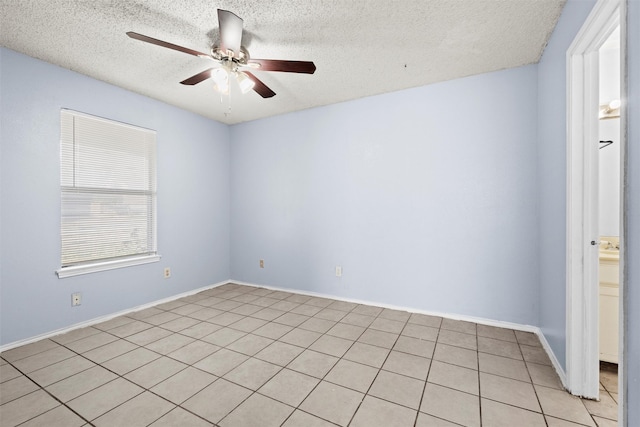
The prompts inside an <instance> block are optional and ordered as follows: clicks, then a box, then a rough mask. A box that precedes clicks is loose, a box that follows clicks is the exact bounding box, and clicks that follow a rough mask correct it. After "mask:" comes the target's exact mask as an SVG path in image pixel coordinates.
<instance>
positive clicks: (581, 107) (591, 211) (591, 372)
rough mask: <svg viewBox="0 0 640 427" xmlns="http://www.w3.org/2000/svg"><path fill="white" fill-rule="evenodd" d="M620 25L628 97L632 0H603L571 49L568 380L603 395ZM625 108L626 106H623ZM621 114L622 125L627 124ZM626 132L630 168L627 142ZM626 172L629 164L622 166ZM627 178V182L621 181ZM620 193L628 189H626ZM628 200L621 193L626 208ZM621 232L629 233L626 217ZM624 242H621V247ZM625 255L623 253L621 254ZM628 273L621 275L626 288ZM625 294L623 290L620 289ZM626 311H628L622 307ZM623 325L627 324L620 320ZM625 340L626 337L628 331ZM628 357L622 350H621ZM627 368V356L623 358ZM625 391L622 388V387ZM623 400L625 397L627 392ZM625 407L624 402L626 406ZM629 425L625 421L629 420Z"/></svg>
mask: <svg viewBox="0 0 640 427" xmlns="http://www.w3.org/2000/svg"><path fill="white" fill-rule="evenodd" d="M618 25H620V39H621V46H620V58H621V67H620V70H621V74H622V77H623V78H621V79H620V85H621V87H620V94H621V99H622V100H623V103H624V100H625V99H626V85H625V80H624V75H625V70H626V43H625V40H626V1H625V0H598V2H597V3H596V5H595V6H594V8H593V10H592V11H591V13H590V15H589V16H588V18H587V20H586V21H585V23H584V24H583V26H582V28H581V29H580V31H579V32H578V34H577V36H576V37H575V39H574V40H573V42H572V43H571V46H570V47H569V49H568V50H567V59H566V60H567V236H566V238H567V240H566V242H567V248H566V274H567V276H566V283H567V301H566V303H567V312H566V314H567V317H566V322H567V325H566V326H567V331H566V333H567V342H566V345H567V348H566V354H567V360H566V369H567V384H566V387H567V388H568V390H569V391H570V392H571V393H572V394H575V395H578V396H583V397H587V398H592V399H598V398H599V370H600V369H599V349H598V333H599V329H598V328H599V324H598V319H599V312H598V311H599V310H598V289H599V286H598V282H599V280H598V257H597V254H598V251H599V245H597V244H596V245H592V244H591V242H592V241H595V242H598V241H599V234H598V144H595V143H594V144H586V143H585V142H586V141H598V140H599V135H598V108H599V90H598V89H599V82H598V77H599V69H598V68H599V54H598V50H599V49H600V47H601V46H602V44H603V43H604V42H605V41H606V39H607V38H608V37H609V35H610V34H611V33H612V32H613V30H614V29H615V28H616V27H617V26H618ZM623 110H624V108H623ZM623 120H624V119H622V118H621V126H624V125H625V124H624V121H623ZM620 137H621V141H620V144H621V148H622V149H621V156H622V157H623V159H622V163H621V164H622V165H623V167H624V164H625V163H624V156H625V150H624V147H625V145H626V141H625V135H624V132H621V133H620ZM621 174H622V175H624V169H621ZM621 182H623V181H622V180H621ZM620 194H624V193H623V192H621V193H620ZM623 203H624V200H623V198H621V209H620V212H621V214H622V212H624V210H623V206H622V205H623ZM620 224H621V225H620V226H621V230H620V235H621V236H624V230H623V229H622V227H623V222H622V221H621V223H620ZM622 250H623V247H622V246H621V251H622ZM621 259H622V257H621ZM622 284H623V277H622V275H621V276H620V285H621V287H622ZM620 294H621V295H623V293H622V292H621V293H620ZM621 309H622V306H621ZM621 315H622V312H621ZM620 325H621V328H622V325H623V323H622V322H621V323H620ZM620 332H621V334H620V342H621V343H622V342H623V335H622V332H623V331H622V330H621V331H620ZM619 354H620V357H622V354H623V353H622V352H620V353H619ZM619 362H620V363H619V367H622V360H620V361H619ZM620 392H622V390H620ZM620 401H621V402H622V401H623V397H622V395H621V399H620ZM620 406H622V405H620ZM623 425H624V424H623Z"/></svg>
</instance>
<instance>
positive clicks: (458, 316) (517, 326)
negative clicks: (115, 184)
mask: <svg viewBox="0 0 640 427" xmlns="http://www.w3.org/2000/svg"><path fill="white" fill-rule="evenodd" d="M228 283H232V284H237V285H244V286H252V287H256V288H266V289H272V290H274V291H283V292H290V293H293V294H298V295H308V296H312V297H320V298H328V299H334V300H338V301H345V302H352V303H355V304H365V305H372V306H376V307H382V308H388V309H391V310H400V311H406V312H409V313H418V314H426V315H429V316H438V317H443V318H447V319H453V320H464V321H467V322H473V323H477V324H480V325H487V326H495V327H498V328H507V329H514V330H517V331H524V332H532V333H534V334H536V335H537V336H538V338H539V339H540V342H541V343H542V347H543V348H544V350H545V351H546V352H547V355H548V356H549V359H550V360H551V363H552V364H553V367H554V369H555V370H556V372H557V373H558V376H559V377H560V380H561V381H562V384H563V385H564V386H565V388H566V384H567V376H566V374H565V372H564V370H563V369H562V366H561V365H560V363H559V362H558V359H557V358H556V356H555V354H554V353H553V351H552V350H551V346H550V345H549V342H548V341H547V339H546V338H545V336H544V334H543V333H542V330H541V329H540V328H539V327H537V326H532V325H523V324H520V323H513V322H502V321H499V320H493V319H486V318H483V317H474V316H466V315H463V314H456V313H442V312H437V311H429V310H420V309H416V308H412V307H403V306H397V305H392V304H385V303H381V302H377V301H368V300H360V299H356V298H345V297H340V296H336V295H329V294H324V293H320V292H311V291H305V290H299V289H290V288H283V287H280V286H271V285H263V284H255V283H248V282H242V281H240V280H233V279H231V280H224V281H222V282H218V283H215V284H213V285H208V286H204V287H202V288H198V289H193V290H190V291H187V292H183V293H181V294H177V295H172V296H170V297H167V298H163V299H161V300H157V301H152V302H149V303H146V304H143V305H139V306H136V307H133V308H129V309H126V310H122V311H119V312H116V313H111V314H108V315H105V316H100V317H96V318H93V319H90V320H86V321H84V322H80V323H76V324H74V325H71V326H68V327H65V328H61V329H57V330H55V331H51V332H46V333H44V334H40V335H37V336H34V337H30V338H27V339H23V340H19V341H14V342H11V343H9V344H5V345H3V346H0V352H3V351H6V350H10V349H12V348H15V347H19V346H22V345H26V344H30V343H32V342H35V341H39V340H41V339H45V338H51V337H53V336H56V335H61V334H65V333H67V332H70V331H73V330H74V329H79V328H84V327H87V326H92V325H95V324H98V323H102V322H106V321H107V320H111V319H113V318H114V317H118V316H122V315H125V314H129V313H133V312H136V311H140V310H144V309H146V308H150V307H153V306H156V305H159V304H164V303H166V302H170V301H174V300H177V299H180V298H184V297H186V296H190V295H194V294H197V293H199V292H202V291H206V290H209V289H213V288H217V287H218V286H222V285H226V284H228Z"/></svg>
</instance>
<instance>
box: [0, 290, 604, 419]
mask: <svg viewBox="0 0 640 427" xmlns="http://www.w3.org/2000/svg"><path fill="white" fill-rule="evenodd" d="M0 356H1V359H0V363H1V365H0V381H1V382H0V403H1V406H0V425H2V426H3V427H11V426H17V425H20V426H47V427H56V426H61V427H63V426H64V427H74V426H88V425H93V426H109V427H113V426H126V427H135V426H154V427H160V426H180V427H189V426H211V425H216V426H221V427H244V426H247V427H271V426H284V427H296V426H297V427H326V426H335V425H339V426H352V427H361V426H364V427H375V426H384V427H394V426H415V427H428V426H460V425H462V426H471V427H475V426H484V427H490V426H548V427H560V426H562V427H570V426H579V425H582V426H599V427H604V426H607V427H608V426H614V425H616V424H617V423H616V421H615V420H616V419H617V403H616V402H617V394H616V391H617V375H615V373H610V372H603V373H602V377H601V379H602V381H601V385H602V387H601V400H600V402H594V401H583V400H581V399H578V398H576V397H573V396H571V395H569V394H568V393H566V392H565V391H563V390H562V387H561V383H560V381H559V379H558V377H557V376H556V374H555V372H554V370H553V368H552V367H551V365H550V362H549V360H548V358H547V356H546V354H545V352H544V350H543V349H542V347H541V346H540V343H539V341H538V339H537V337H536V336H535V335H534V334H531V333H527V332H520V331H513V330H508V329H500V328H495V327H490V326H484V325H476V324H475V323H468V322H463V321H455V320H450V319H442V318H439V317H432V316H426V315H421V314H411V313H407V312H403V311H395V310H389V309H383V308H380V307H374V306H365V305H358V304H352V303H348V302H342V301H335V300H331V299H324V298H317V297H309V296H304V295H299V294H293V293H288V292H282V291H272V290H268V289H263V288H255V287H249V286H240V285H235V284H228V285H224V286H220V287H217V288H214V289H211V290H207V291H204V292H201V293H199V294H197V295H193V296H189V297H185V298H182V299H180V300H176V301H172V302H169V303H165V304H161V305H158V306H156V307H153V308H148V309H146V310H142V311H138V312H135V313H131V314H129V315H127V316H121V317H117V318H114V319H112V320H109V321H107V322H104V323H101V324H97V325H94V326H92V327H87V328H83V329H77V330H74V331H72V332H69V333H67V334H64V335H58V336H55V337H53V338H50V339H45V340H41V341H38V342H35V343H32V344H28V345H25V346H22V347H18V348H15V349H11V350H8V351H6V352H4V353H2V354H1V355H0Z"/></svg>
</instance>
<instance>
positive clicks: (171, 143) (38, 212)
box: [0, 48, 230, 344]
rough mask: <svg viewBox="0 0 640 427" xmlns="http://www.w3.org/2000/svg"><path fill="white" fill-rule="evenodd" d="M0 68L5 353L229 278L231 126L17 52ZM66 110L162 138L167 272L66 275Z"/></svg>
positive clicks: (161, 213) (3, 54)
mask: <svg viewBox="0 0 640 427" xmlns="http://www.w3.org/2000/svg"><path fill="white" fill-rule="evenodd" d="M0 63H1V67H2V68H1V71H0V72H1V77H0V79H1V80H0V90H1V94H2V96H1V100H0V108H1V113H2V114H1V118H0V126H1V130H0V135H1V155H0V159H1V166H2V170H1V181H0V182H1V184H2V187H1V188H2V194H1V197H0V199H1V205H0V209H1V216H0V218H1V219H2V226H1V229H0V233H1V234H0V236H1V242H0V250H1V252H0V258H1V259H2V261H1V262H2V264H1V268H2V269H1V272H0V300H1V310H0V312H1V314H0V324H1V329H0V344H7V343H11V342H14V341H17V340H21V339H26V338H29V337H33V336H37V335H39V334H42V333H46V332H50V331H53V330H56V329H59V328H63V327H67V326H69V325H73V324H76V323H80V322H82V321H86V320H89V319H93V318H96V317H99V316H103V315H107V314H110V313H115V312H118V311H121V310H124V309H127V308H131V307H135V306H138V305H141V304H145V303H148V302H151V301H156V300H158V299H162V298H166V297H169V296H171V295H175V294H179V293H182V292H186V291H189V290H192V289H197V288H200V287H203V286H206V285H209V284H213V283H216V282H218V281H222V280H226V279H228V278H229V277H230V272H229V237H230V234H229V129H228V127H227V126H225V125H223V124H220V123H216V122H214V121H211V120H207V119H205V118H203V117H200V116H197V115H194V114H192V113H188V112H185V111H183V110H180V109H178V108H175V107H172V106H169V105H166V104H163V103H160V102H158V101H155V100H152V99H149V98H146V97H143V96H140V95H137V94H133V93H131V92H128V91H126V90H124V89H120V88H117V87H114V86H111V85H108V84H106V83H103V82H100V81H97V80H94V79H91V78H89V77H86V76H82V75H80V74H77V73H74V72H71V71H69V70H65V69H62V68H59V67H56V66H53V65H51V64H47V63H45V62H42V61H38V60H35V59H33V58H30V57H27V56H25V55H22V54H19V53H16V52H14V51H11V50H8V49H4V48H2V49H0ZM61 108H69V109H73V110H77V111H82V112H85V113H89V114H93V115H97V116H101V117H106V118H109V119H113V120H118V121H122V122H126V123H131V124H135V125H137V126H142V127H146V128H150V129H155V130H157V131H158V133H157V162H158V175H157V179H158V193H157V205H158V250H159V253H160V254H161V255H162V260H161V261H160V262H159V263H153V264H146V265H141V266H135V267H128V268H123V269H119V270H112V271H107V272H101V273H94V274H87V275H82V276H76V277H71V278H66V279H58V278H57V276H56V274H55V271H56V270H57V269H58V268H60V154H59V152H60V149H59V146H60V142H59V140H60V109H61ZM165 266H168V267H171V272H172V277H171V278H170V279H163V267H165ZM72 292H81V293H82V305H81V306H79V307H73V308H72V307H71V293H72Z"/></svg>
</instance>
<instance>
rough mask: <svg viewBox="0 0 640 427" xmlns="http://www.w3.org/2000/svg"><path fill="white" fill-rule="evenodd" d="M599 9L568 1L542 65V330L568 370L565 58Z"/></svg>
mask: <svg viewBox="0 0 640 427" xmlns="http://www.w3.org/2000/svg"><path fill="white" fill-rule="evenodd" d="M594 4H595V1H594V0H569V1H568V2H567V3H566V4H565V7H564V10H563V11H562V15H561V16H560V20H559V21H558V24H557V25H556V28H555V30H554V32H553V34H552V35H551V39H550V40H549V43H548V44H547V47H546V49H545V51H544V54H543V56H542V59H541V61H540V63H539V64H538V142H537V145H538V177H539V180H538V194H539V215H540V216H539V221H540V224H539V227H540V233H539V242H540V255H539V258H540V327H541V328H542V331H543V333H544V335H545V337H546V338H547V341H548V342H549V344H550V345H551V348H552V349H553V352H554V353H555V355H556V357H557V358H558V361H559V362H560V363H561V364H562V366H563V367H565V368H566V365H565V359H566V348H565V347H566V342H565V340H566V292H567V286H566V268H565V263H566V255H565V254H566V203H567V202H566V176H567V155H566V150H567V144H566V135H567V129H566V105H567V103H566V80H567V74H566V53H567V49H568V48H569V45H571V43H572V42H573V40H574V38H575V36H576V35H577V33H578V30H579V29H580V28H581V27H582V24H583V23H584V21H585V19H586V18H587V16H588V15H589V13H590V12H591V9H592V8H593V6H594Z"/></svg>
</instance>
